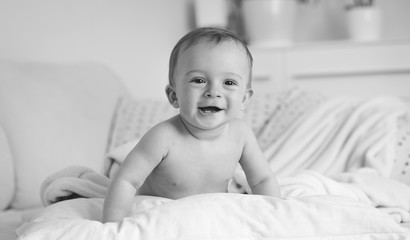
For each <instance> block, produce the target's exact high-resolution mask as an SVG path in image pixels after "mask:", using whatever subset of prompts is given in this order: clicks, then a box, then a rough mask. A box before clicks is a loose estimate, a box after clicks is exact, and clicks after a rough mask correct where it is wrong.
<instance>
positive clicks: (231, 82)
mask: <svg viewBox="0 0 410 240" xmlns="http://www.w3.org/2000/svg"><path fill="white" fill-rule="evenodd" d="M224 84H225V85H228V86H235V85H238V83H237V82H236V81H234V80H225V82H224Z"/></svg>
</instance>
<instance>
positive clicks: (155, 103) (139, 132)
mask: <svg viewBox="0 0 410 240" xmlns="http://www.w3.org/2000/svg"><path fill="white" fill-rule="evenodd" d="M177 113H178V109H175V108H173V107H172V106H171V105H170V104H169V103H168V102H166V101H161V100H152V99H133V98H120V99H119V100H118V103H117V107H116V110H115V113H114V116H113V120H112V123H111V130H110V134H109V139H108V144H107V150H106V152H111V151H112V150H113V149H115V148H117V147H119V146H121V145H123V144H125V143H127V142H130V141H132V140H135V139H139V138H141V137H142V136H143V135H144V134H145V133H146V132H147V131H148V130H149V129H150V128H151V127H153V126H154V125H155V124H158V123H159V122H161V121H163V120H165V119H167V118H170V117H172V116H174V115H176V114H177Z"/></svg>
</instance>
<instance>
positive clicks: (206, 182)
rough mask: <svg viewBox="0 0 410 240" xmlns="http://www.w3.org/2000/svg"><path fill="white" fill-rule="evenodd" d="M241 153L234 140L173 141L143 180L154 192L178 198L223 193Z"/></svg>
mask: <svg viewBox="0 0 410 240" xmlns="http://www.w3.org/2000/svg"><path fill="white" fill-rule="evenodd" d="M241 153H242V148H241V147H240V146H238V144H237V143H236V142H229V143H225V144H201V145H192V144H191V145H190V147H188V145H187V144H183V142H181V144H175V146H172V151H170V152H169V154H168V155H167V156H166V158H164V159H163V160H162V162H161V163H160V164H159V165H158V166H157V167H156V168H155V169H154V171H153V172H152V173H151V175H150V176H149V177H148V179H147V185H149V188H150V189H151V191H152V192H153V193H154V195H161V196H167V197H171V198H180V197H184V196H188V195H193V194H199V193H207V192H225V191H226V188H227V185H228V183H229V180H230V179H231V178H232V176H233V173H234V171H235V168H236V166H237V164H238V161H239V159H240V156H241Z"/></svg>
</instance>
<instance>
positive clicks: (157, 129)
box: [147, 116, 177, 135]
mask: <svg viewBox="0 0 410 240" xmlns="http://www.w3.org/2000/svg"><path fill="white" fill-rule="evenodd" d="M175 118H176V117H175V116H174V117H171V118H169V119H166V120H164V121H162V122H159V123H157V124H156V125H154V126H153V127H152V128H151V129H150V130H149V131H148V132H147V133H152V134H160V135H165V134H171V133H173V132H175V131H176V128H177V127H176V121H175Z"/></svg>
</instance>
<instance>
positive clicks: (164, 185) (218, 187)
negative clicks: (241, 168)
mask: <svg viewBox="0 0 410 240" xmlns="http://www.w3.org/2000/svg"><path fill="white" fill-rule="evenodd" d="M229 180H230V179H223V180H220V181H218V182H215V179H214V180H213V181H212V180H210V181H209V182H207V181H203V180H201V181H195V180H191V181H186V182H178V181H168V182H163V181H153V180H152V179H147V180H146V181H145V183H144V184H143V185H142V186H141V188H140V189H139V191H138V194H139V195H150V196H158V197H165V198H171V199H179V198H183V197H188V196H191V195H195V194H203V193H218V192H221V193H222V192H227V189H228V183H229Z"/></svg>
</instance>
